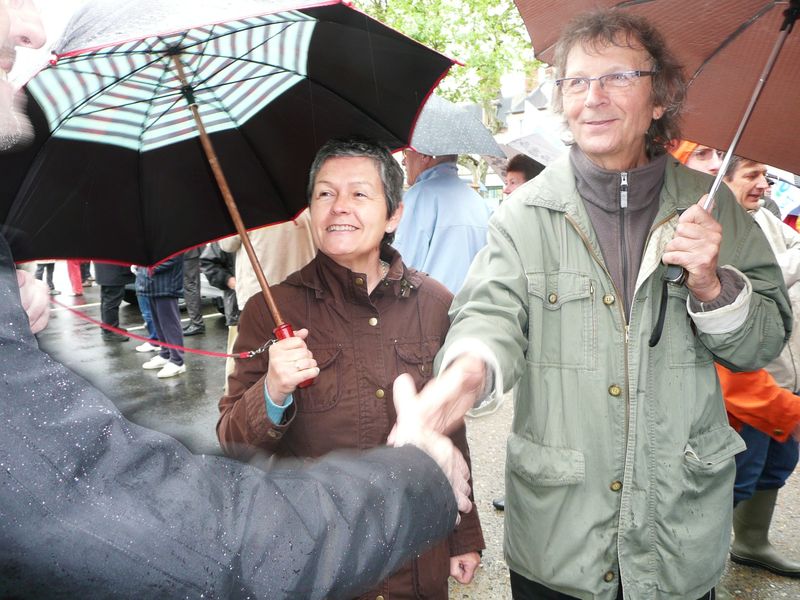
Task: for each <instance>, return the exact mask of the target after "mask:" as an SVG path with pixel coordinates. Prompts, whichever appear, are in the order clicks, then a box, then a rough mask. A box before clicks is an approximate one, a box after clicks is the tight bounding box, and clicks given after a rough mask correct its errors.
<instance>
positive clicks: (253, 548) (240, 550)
mask: <svg viewBox="0 0 800 600" xmlns="http://www.w3.org/2000/svg"><path fill="white" fill-rule="evenodd" d="M8 257H9V253H8V248H7V247H6V246H5V243H4V241H3V240H2V238H1V237H0V299H2V300H3V301H2V302H0V323H2V327H0V355H2V356H3V361H2V366H3V376H2V380H3V386H2V390H3V391H2V401H0V422H2V423H3V431H2V433H3V435H2V436H0V463H2V464H3V469H0V507H1V508H0V512H2V515H3V518H2V519H0V570H2V572H3V574H4V575H3V578H2V581H0V595H2V596H10V597H24V598H58V597H60V598H92V597H98V596H114V597H115V598H148V597H171V598H172V597H192V598H196V597H201V596H205V597H214V598H231V597H240V596H242V597H243V596H245V595H252V596H255V597H260V598H331V597H353V596H357V595H358V594H359V593H360V592H362V591H363V590H365V589H369V587H370V586H371V585H373V584H374V583H375V582H376V581H379V580H381V579H383V578H385V577H386V576H387V575H388V574H389V573H391V572H393V571H395V570H396V569H397V568H398V567H399V566H400V565H401V564H403V563H404V562H406V561H407V560H408V559H409V558H410V557H411V556H413V555H415V554H416V553H418V552H420V551H422V550H423V549H424V548H425V547H426V545H427V544H428V543H431V542H434V541H437V540H439V539H442V538H444V537H445V536H446V535H447V534H448V533H449V532H450V531H451V530H452V527H453V523H454V522H455V520H456V501H457V499H458V501H459V502H461V501H463V499H465V498H466V494H468V493H469V488H468V486H467V473H466V472H465V463H464V461H463V458H461V457H460V455H458V454H457V453H455V452H454V451H453V446H452V444H450V443H449V441H448V440H447V439H446V438H442V436H438V437H437V436H436V435H435V434H433V433H431V432H423V431H417V432H416V433H409V432H405V433H404V436H405V437H406V438H408V441H410V442H412V443H415V444H417V446H418V447H411V446H409V447H404V448H396V449H389V448H378V449H375V450H371V451H369V452H366V453H364V454H362V455H349V454H348V455H344V454H338V455H332V456H329V457H326V458H324V459H322V460H320V461H319V462H317V463H316V464H314V465H313V466H311V467H310V468H303V469H301V468H296V467H297V466H298V465H287V464H285V463H284V464H282V465H281V466H280V468H277V469H275V470H273V471H271V472H269V473H265V472H264V471H262V470H259V469H257V468H254V467H252V466H248V465H243V464H241V463H238V462H235V461H231V460H229V459H225V458H221V457H210V456H195V455H193V454H191V453H190V452H189V451H188V450H187V449H186V448H185V447H184V446H183V445H181V444H180V443H179V442H178V441H176V440H175V439H173V438H170V437H169V436H166V435H163V434H160V433H157V432H154V431H151V430H148V429H145V428H142V427H139V426H137V425H134V424H132V423H130V422H129V421H127V420H126V419H125V418H124V417H122V415H121V414H120V413H119V411H118V410H117V409H116V408H115V407H114V405H113V403H112V402H111V401H110V400H109V399H108V398H106V397H105V396H104V395H103V394H101V393H100V392H99V391H98V390H97V389H95V388H93V387H92V386H90V385H89V384H88V383H87V382H86V381H85V380H84V379H82V378H80V377H78V376H77V375H75V374H73V373H71V372H70V371H69V370H67V369H66V368H65V367H64V366H63V365H61V364H59V363H57V362H55V361H54V360H53V359H52V358H51V357H49V356H48V355H47V354H45V353H43V352H41V351H40V350H39V348H38V344H37V342H36V339H35V338H34V337H33V335H32V333H31V331H30V326H29V322H28V318H27V315H26V314H25V312H24V311H23V309H22V306H21V302H20V300H19V284H18V282H17V279H16V274H15V271H14V269H13V266H12V265H11V263H10V261H9V260H8ZM412 396H413V395H412ZM395 397H396V398H397V395H396V396H395ZM412 400H415V401H416V402H418V403H419V402H424V401H426V398H425V397H422V396H420V397H419V398H416V397H412ZM404 422H408V420H407V419H406V420H404ZM412 438H413V439H412ZM420 448H427V450H428V451H427V453H426V452H424V451H420ZM431 457H435V459H436V460H432V459H431ZM459 459H460V462H459ZM437 465H439V466H437ZM459 465H460V466H459ZM446 474H449V475H450V478H449V479H448V477H446ZM454 490H457V491H458V496H456V495H454ZM365 548H369V552H365V551H364V549H365Z"/></svg>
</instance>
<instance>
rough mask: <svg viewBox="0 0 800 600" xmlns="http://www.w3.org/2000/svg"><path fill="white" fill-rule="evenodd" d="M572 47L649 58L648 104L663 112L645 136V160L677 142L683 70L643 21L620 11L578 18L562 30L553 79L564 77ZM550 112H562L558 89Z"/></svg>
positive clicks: (683, 89) (588, 14) (562, 106)
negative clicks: (640, 52)
mask: <svg viewBox="0 0 800 600" xmlns="http://www.w3.org/2000/svg"><path fill="white" fill-rule="evenodd" d="M576 44H581V45H582V46H583V47H584V48H585V49H587V50H596V49H597V48H598V47H601V46H605V45H607V44H608V45H613V46H618V47H623V48H636V47H642V48H643V49H644V50H645V51H646V52H647V53H648V54H649V55H650V61H651V70H653V71H655V74H654V75H653V76H652V88H653V93H652V98H651V100H652V102H653V104H654V105H655V106H661V107H663V108H664V114H663V115H662V116H661V118H660V119H657V120H653V121H652V122H651V123H650V127H649V128H648V130H647V132H646V134H645V145H646V148H647V154H648V156H654V155H655V154H658V153H660V152H662V151H663V149H664V146H666V144H668V143H669V142H670V141H671V140H675V139H680V138H681V132H680V116H681V112H682V111H683V105H684V102H685V100H686V79H685V77H684V75H683V67H682V66H681V64H680V63H679V62H678V59H677V58H676V57H675V55H674V54H673V53H672V52H671V51H670V50H669V48H668V47H667V44H666V42H665V41H664V38H663V36H662V35H661V33H659V31H658V30H657V29H656V28H655V27H653V25H651V24H650V22H649V21H647V19H644V18H643V17H640V16H637V15H632V14H630V13H627V12H623V11H620V10H613V9H609V10H600V11H596V12H589V13H585V14H582V15H580V16H578V17H576V18H575V19H573V20H572V21H570V22H569V24H568V25H567V26H566V28H565V29H564V31H563V32H562V33H561V37H559V39H558V42H557V43H556V47H555V58H554V63H555V67H556V78H561V77H564V72H565V71H566V68H567V57H568V55H569V53H570V50H572V48H573V47H575V45H576ZM553 108H554V110H555V111H556V112H563V110H564V105H563V97H562V95H561V90H560V88H559V87H558V86H556V88H555V92H554V94H553Z"/></svg>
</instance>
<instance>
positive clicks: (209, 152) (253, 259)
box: [172, 54, 291, 337]
mask: <svg viewBox="0 0 800 600" xmlns="http://www.w3.org/2000/svg"><path fill="white" fill-rule="evenodd" d="M172 60H173V62H174V64H175V69H176V70H177V72H178V78H179V79H180V81H181V85H183V86H184V89H188V88H189V83H188V81H187V80H186V75H185V73H184V71H183V65H182V64H181V61H180V58H179V56H178V55H177V54H173V55H172ZM187 100H189V109H190V110H191V111H192V116H193V117H194V121H195V124H196V125H197V131H198V133H199V134H200V143H201V144H202V146H203V150H204V151H205V153H206V158H208V164H209V165H210V166H211V171H212V172H213V173H214V178H215V179H216V181H217V186H219V191H220V193H221V194H222V199H223V200H224V201H225V206H226V207H227V209H228V212H229V213H230V215H231V219H233V224H234V225H235V226H236V232H237V233H238V234H239V238H240V239H241V240H242V244H243V245H244V249H245V251H246V252H247V257H248V258H249V259H250V264H251V265H252V266H253V270H254V271H255V274H256V279H258V284H259V285H260V286H261V293H262V294H263V295H264V300H266V302H267V308H269V312H270V313H271V314H272V318H273V320H274V321H275V326H276V330H281V331H283V329H286V328H287V327H288V326H287V325H286V324H285V323H284V321H283V317H282V316H281V313H280V310H278V305H277V304H275V300H274V299H273V297H272V293H271V292H270V289H269V283H267V278H266V277H264V271H263V270H262V269H261V263H260V262H259V260H258V256H256V252H255V250H254V249H253V244H252V243H251V242H250V236H248V235H247V229H246V228H245V226H244V221H242V216H241V215H240V214H239V209H238V207H237V206H236V202H235V201H234V199H233V194H232V193H231V190H230V187H229V186H228V180H227V179H226V178H225V173H224V172H223V171H222V167H221V166H220V164H219V159H218V158H217V153H216V151H215V150H214V145H213V144H212V143H211V138H209V137H208V133H207V132H206V128H205V126H204V125H203V120H202V119H201V118H200V111H199V110H198V108H197V103H196V102H194V101H192V100H191V99H189V98H187ZM276 333H278V331H276ZM278 337H281V335H280V334H278ZM285 337H291V331H289V335H286V336H285Z"/></svg>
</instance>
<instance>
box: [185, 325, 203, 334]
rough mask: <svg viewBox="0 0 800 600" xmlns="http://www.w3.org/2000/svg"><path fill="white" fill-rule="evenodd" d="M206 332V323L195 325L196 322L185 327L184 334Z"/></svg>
mask: <svg viewBox="0 0 800 600" xmlns="http://www.w3.org/2000/svg"><path fill="white" fill-rule="evenodd" d="M205 332H206V326H205V325H194V324H191V325H189V326H188V327H185V328H184V329H183V335H184V336H190V335H200V334H201V333H205Z"/></svg>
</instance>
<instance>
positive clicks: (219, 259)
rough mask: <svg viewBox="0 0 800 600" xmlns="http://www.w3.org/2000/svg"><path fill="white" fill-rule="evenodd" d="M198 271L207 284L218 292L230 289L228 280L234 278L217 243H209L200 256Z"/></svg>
mask: <svg viewBox="0 0 800 600" xmlns="http://www.w3.org/2000/svg"><path fill="white" fill-rule="evenodd" d="M200 271H201V272H202V273H203V275H205V276H206V279H208V282H209V283H210V284H211V285H213V286H214V287H215V288H217V289H220V290H227V289H230V288H229V286H228V280H229V279H230V278H231V277H233V276H234V274H233V273H232V272H231V270H230V269H229V268H228V265H227V263H226V262H225V259H224V258H223V256H222V251H221V250H220V247H219V244H218V243H216V242H215V243H211V244H209V245H208V246H206V247H205V249H204V250H203V252H202V253H201V254H200Z"/></svg>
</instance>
